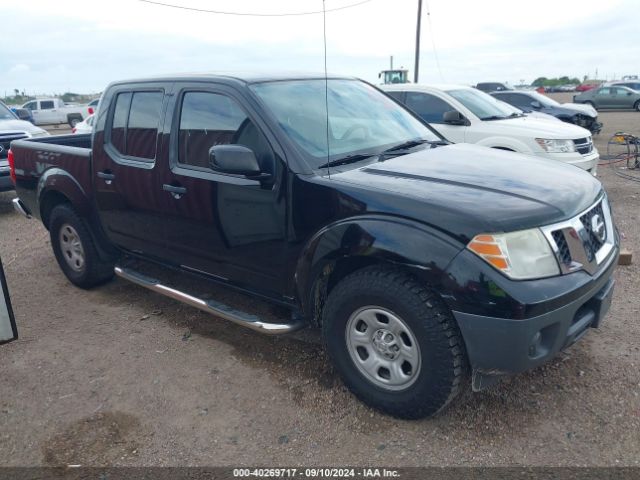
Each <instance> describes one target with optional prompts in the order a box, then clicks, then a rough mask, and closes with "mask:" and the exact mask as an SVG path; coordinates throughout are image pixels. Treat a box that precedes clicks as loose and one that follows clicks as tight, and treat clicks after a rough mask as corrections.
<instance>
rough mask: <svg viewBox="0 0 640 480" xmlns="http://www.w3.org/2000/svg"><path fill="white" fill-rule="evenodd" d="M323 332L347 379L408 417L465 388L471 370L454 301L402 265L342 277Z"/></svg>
mask: <svg viewBox="0 0 640 480" xmlns="http://www.w3.org/2000/svg"><path fill="white" fill-rule="evenodd" d="M323 336H324V341H325V344H326V347H327V352H328V354H329V356H330V357H331V359H332V361H333V363H334V365H335V367H336V369H337V370H338V372H339V373H340V375H341V376H342V378H343V379H344V382H345V384H346V385H347V387H348V388H349V389H350V390H351V391H352V392H353V393H354V394H355V395H356V396H357V397H358V398H360V399H361V400H363V401H364V402H365V403H367V404H369V405H371V406H372V407H374V408H377V409H380V410H382V411H384V412H386V413H389V414H391V415H394V416H397V417H400V418H421V417H425V416H429V415H433V414H435V413H437V412H438V411H440V410H442V409H443V408H444V407H445V406H446V405H447V404H448V403H449V402H450V401H451V400H453V398H455V396H456V395H457V394H458V393H459V391H460V387H461V383H462V379H463V378H464V376H465V373H466V370H467V360H466V354H465V349H464V345H463V341H462V337H461V335H460V331H459V329H458V326H457V324H456V322H455V319H454V318H453V316H452V315H451V312H450V311H449V309H448V308H447V306H446V305H445V304H444V303H443V302H442V300H441V299H440V298H439V297H438V296H437V295H436V294H435V293H433V292H431V291H430V290H428V289H427V288H426V287H425V286H424V285H422V284H421V283H418V282H417V281H416V280H415V279H413V278H412V277H411V276H409V275H407V274H405V273H403V272H401V271H397V270H392V269H389V270H387V269H384V268H378V267H372V268H367V269H363V270H360V271H358V272H355V273H353V274H351V275H350V276H348V277H346V278H345V279H343V280H342V281H341V282H340V283H339V284H338V285H336V286H335V287H334V289H333V290H332V291H331V294H330V295H329V298H328V299H327V304H326V306H325V309H324V315H323Z"/></svg>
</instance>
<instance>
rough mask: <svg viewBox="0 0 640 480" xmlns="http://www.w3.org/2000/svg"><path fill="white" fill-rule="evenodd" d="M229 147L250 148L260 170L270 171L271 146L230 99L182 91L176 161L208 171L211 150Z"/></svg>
mask: <svg viewBox="0 0 640 480" xmlns="http://www.w3.org/2000/svg"><path fill="white" fill-rule="evenodd" d="M231 144H233V145H243V146H245V147H247V148H249V149H251V150H252V151H253V153H254V154H255V156H256V159H257V160H258V164H259V165H260V168H261V169H262V171H263V172H270V171H272V168H271V167H272V162H273V160H272V159H273V155H272V151H271V147H270V146H269V144H268V142H267V140H266V139H265V137H264V136H263V135H262V133H261V132H260V131H259V130H258V128H257V127H256V126H255V124H254V123H253V122H252V121H251V119H250V118H249V117H248V116H247V114H246V113H245V112H244V110H243V109H242V108H241V107H240V105H239V104H238V103H237V102H236V101H235V100H234V99H232V98H230V97H228V96H226V95H222V94H218V93H211V92H186V93H185V94H184V96H183V97H182V108H181V111H180V129H179V134H178V162H179V163H180V164H182V165H188V166H192V167H199V168H209V150H210V149H211V147H214V146H216V145H231Z"/></svg>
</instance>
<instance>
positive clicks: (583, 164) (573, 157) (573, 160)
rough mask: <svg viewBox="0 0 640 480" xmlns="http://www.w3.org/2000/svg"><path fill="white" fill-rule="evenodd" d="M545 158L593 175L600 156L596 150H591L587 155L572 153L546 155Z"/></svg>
mask: <svg viewBox="0 0 640 480" xmlns="http://www.w3.org/2000/svg"><path fill="white" fill-rule="evenodd" d="M546 157H547V158H550V159H552V160H558V161H560V162H564V163H568V164H570V165H575V166H576V167H580V168H582V169H583V170H587V171H588V172H591V173H595V171H596V169H597V166H598V160H600V154H599V153H598V150H597V149H595V148H594V149H593V151H592V152H591V153H589V154H588V155H581V154H580V153H578V152H574V153H546Z"/></svg>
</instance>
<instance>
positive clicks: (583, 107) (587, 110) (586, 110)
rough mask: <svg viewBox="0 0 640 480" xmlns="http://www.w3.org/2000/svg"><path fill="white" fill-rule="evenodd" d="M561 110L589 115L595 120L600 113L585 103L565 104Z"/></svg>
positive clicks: (561, 106)
mask: <svg viewBox="0 0 640 480" xmlns="http://www.w3.org/2000/svg"><path fill="white" fill-rule="evenodd" d="M556 108H558V107H556ZM560 108H563V109H567V110H574V111H575V110H577V111H578V112H580V113H581V114H583V115H588V116H590V117H593V118H596V117H597V116H598V112H596V109H595V108H593V107H592V106H591V105H587V104H584V103H563V104H561V105H560Z"/></svg>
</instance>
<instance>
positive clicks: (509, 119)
mask: <svg viewBox="0 0 640 480" xmlns="http://www.w3.org/2000/svg"><path fill="white" fill-rule="evenodd" d="M382 88H383V90H385V91H386V92H387V93H388V94H389V95H390V96H392V97H393V98H395V99H396V100H398V101H399V102H400V103H402V104H404V105H406V106H407V107H409V108H410V109H411V110H413V111H414V112H415V113H416V114H418V115H419V116H420V118H422V119H423V120H424V121H425V122H428V123H429V124H431V125H434V126H435V128H436V129H437V130H438V131H439V132H440V133H442V134H443V135H444V136H445V138H447V139H448V140H451V141H453V142H454V143H475V144H478V145H484V146H486V147H491V148H496V149H500V150H509V151H513V152H518V153H523V154H526V155H533V156H538V157H544V158H550V159H554V160H559V161H562V162H565V163H570V164H573V165H576V166H578V167H580V168H582V169H584V170H587V171H589V172H591V173H592V174H594V175H595V174H596V170H597V164H598V158H599V154H598V151H597V149H596V148H595V146H594V145H593V141H592V138H591V132H589V131H588V130H586V129H584V128H582V127H579V126H576V125H570V124H567V123H560V122H549V121H548V120H545V119H540V118H534V117H529V116H527V115H526V114H525V113H523V112H522V111H520V113H518V112H514V111H513V109H512V108H507V107H506V106H505V105H504V103H503V102H501V101H499V100H498V99H496V98H494V97H492V96H491V95H488V94H486V93H484V92H481V91H480V90H477V89H475V88H472V87H465V86H457V85H442V86H425V85H415V84H398V85H384V86H383V87H382ZM500 93H501V94H502V95H504V94H505V93H507V92H500ZM509 93H510V91H509ZM574 116H575V115H574Z"/></svg>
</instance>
